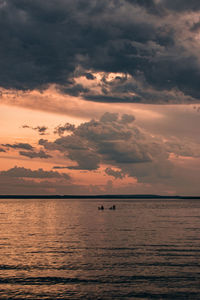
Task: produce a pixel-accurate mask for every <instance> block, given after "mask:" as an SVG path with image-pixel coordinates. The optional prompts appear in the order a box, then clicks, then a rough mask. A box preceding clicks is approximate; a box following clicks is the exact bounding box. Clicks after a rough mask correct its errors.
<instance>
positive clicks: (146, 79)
mask: <svg viewBox="0 0 200 300" xmlns="http://www.w3.org/2000/svg"><path fill="white" fill-rule="evenodd" d="M0 28H1V30H0V70H1V71H0V128H1V130H0V138H1V144H0V194H105V193H106V194H108V193H109V194H115V193H116V194H130V193H132V194H134V193H137V194H138V193H142V194H144V193H154V194H164V195H172V194H181V195H199V194H200V190H199V175H200V171H199V170H200V135H199V131H200V130H199V129H200V102H199V100H200V51H199V50H200V2H199V0H190V1H188V0H173V1H172V0H123V1H122V0H109V1H107V0H103V1H96V0H50V1H38V0H34V1H31V0H10V1H9V0H0Z"/></svg>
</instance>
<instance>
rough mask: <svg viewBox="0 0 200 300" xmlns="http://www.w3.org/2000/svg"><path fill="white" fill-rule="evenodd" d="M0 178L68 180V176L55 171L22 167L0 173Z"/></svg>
mask: <svg viewBox="0 0 200 300" xmlns="http://www.w3.org/2000/svg"><path fill="white" fill-rule="evenodd" d="M0 176H9V177H18V178H20V177H22V178H41V179H42V178H64V179H70V176H69V175H68V174H65V173H58V172H55V171H45V170H43V169H42V168H40V169H38V170H31V169H27V168H24V167H17V166H15V167H14V168H11V169H9V170H7V171H1V172H0Z"/></svg>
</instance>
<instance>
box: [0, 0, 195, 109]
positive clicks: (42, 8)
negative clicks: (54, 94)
mask: <svg viewBox="0 0 200 300" xmlns="http://www.w3.org/2000/svg"><path fill="white" fill-rule="evenodd" d="M199 10H200V4H199V1H198V0H193V1H186V0H185V1H184V0H173V1H171V0H159V1H156V0H150V1H149V0H148V1H147V0H144V1H138V0H126V1H122V0H111V1H101V2H99V1H95V0H67V1H63V0H52V1H50V2H49V1H48V2H45V3H44V2H41V1H39V0H35V1H25V0H1V1H0V26H1V32H0V40H1V45H0V68H1V70H3V71H2V72H1V74H0V86H1V87H3V88H5V89H17V90H29V89H30V90H32V89H44V88H47V87H48V86H49V85H50V84H56V85H57V87H58V89H59V90H60V91H61V92H62V93H66V94H69V95H74V96H81V97H83V98H85V99H87V100H90V101H100V102H102V101H104V102H105V101H106V102H116V101H118V102H145V103H147V102H148V103H162V102H164V103H166V102H167V103H169V102H174V103H177V102H178V103H179V102H183V101H198V100H199V98H200V85H199V76H200V63H199V58H200V57H199V46H200V44H199V38H198V31H199V28H200V27H199V17H198V11H199ZM99 72H100V73H101V72H103V73H104V74H105V77H104V76H103V77H102V79H101V82H100V83H99V86H98V88H97V90H96V91H95V92H94V90H91V84H89V83H87V84H83V83H80V82H79V83H77V81H76V80H77V78H80V77H84V78H85V79H86V81H88V82H90V83H91V82H93V81H94V80H95V78H96V75H95V74H96V73H99ZM110 73H113V74H116V76H115V77H114V78H113V79H112V80H111V81H110V82H108V80H107V79H106V76H107V75H106V74H110ZM117 73H121V74H122V75H121V76H118V75H117Z"/></svg>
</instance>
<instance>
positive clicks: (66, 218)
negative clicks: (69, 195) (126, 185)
mask: <svg viewBox="0 0 200 300" xmlns="http://www.w3.org/2000/svg"><path fill="white" fill-rule="evenodd" d="M100 204H103V205H104V207H105V208H108V207H109V206H111V205H112V204H116V206H117V209H116V211H111V210H108V209H105V210H104V211H99V210H98V209H97V207H98V205H100ZM0 245H1V247H0V299H192V300H193V299H200V201H198V200H196V201H192V200H190V201H189V200H182V201H181V200H167V201H166V200H138V201H125V200H122V201H112V202H111V201H101V200H100V201H96V200H90V201H89V200H88V201H87V200H80V201H79V200H0Z"/></svg>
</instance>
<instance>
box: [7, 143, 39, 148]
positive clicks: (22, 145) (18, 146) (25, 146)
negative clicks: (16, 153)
mask: <svg viewBox="0 0 200 300" xmlns="http://www.w3.org/2000/svg"><path fill="white" fill-rule="evenodd" d="M2 146H4V147H7V148H13V149H24V150H33V147H32V146H31V145H30V144H28V143H15V144H2Z"/></svg>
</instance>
